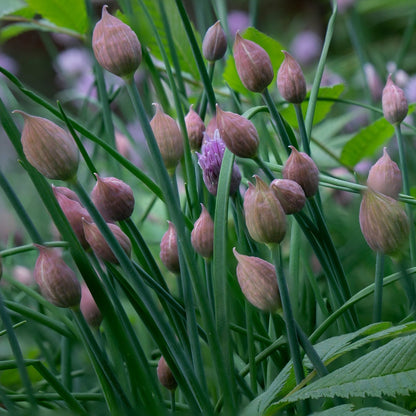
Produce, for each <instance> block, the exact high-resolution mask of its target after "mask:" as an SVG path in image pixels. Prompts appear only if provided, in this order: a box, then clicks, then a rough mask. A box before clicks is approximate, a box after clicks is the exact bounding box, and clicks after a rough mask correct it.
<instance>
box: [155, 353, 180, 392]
mask: <svg viewBox="0 0 416 416" xmlns="http://www.w3.org/2000/svg"><path fill="white" fill-rule="evenodd" d="M157 378H158V379H159V382H160V384H161V385H162V386H163V387H166V388H167V389H168V390H175V389H176V387H177V386H178V383H177V382H176V380H175V377H174V376H173V373H172V371H171V370H170V368H169V366H168V365H167V363H166V360H165V358H164V357H163V355H162V356H161V357H160V360H159V363H158V365H157Z"/></svg>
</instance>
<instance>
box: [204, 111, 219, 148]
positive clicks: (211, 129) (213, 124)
mask: <svg viewBox="0 0 416 416" xmlns="http://www.w3.org/2000/svg"><path fill="white" fill-rule="evenodd" d="M217 129H218V124H217V116H215V115H214V116H213V117H212V118H211V120H210V121H209V123H208V124H207V128H206V130H205V133H206V134H207V135H208V136H209V137H214V134H215V130H217ZM202 144H204V142H203V141H202Z"/></svg>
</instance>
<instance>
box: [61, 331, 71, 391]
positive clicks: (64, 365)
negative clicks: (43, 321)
mask: <svg viewBox="0 0 416 416" xmlns="http://www.w3.org/2000/svg"><path fill="white" fill-rule="evenodd" d="M71 344H72V340H71V339H70V338H68V337H62V339H61V374H62V384H63V385H64V386H65V387H66V388H67V389H68V390H69V391H71V390H72V376H71V366H72V354H71V353H72V348H71Z"/></svg>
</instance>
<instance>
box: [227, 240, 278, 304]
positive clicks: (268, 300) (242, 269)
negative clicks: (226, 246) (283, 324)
mask: <svg viewBox="0 0 416 416" xmlns="http://www.w3.org/2000/svg"><path fill="white" fill-rule="evenodd" d="M233 253H234V256H235V257H236V259H237V261H238V264H237V279H238V283H239V285H240V288H241V291H242V292H243V294H244V296H245V297H246V299H247V300H248V301H249V302H250V303H251V304H252V305H254V306H255V307H256V308H259V309H261V310H262V311H264V312H275V311H276V310H277V309H279V308H280V307H281V303H280V294H279V287H278V286H277V276H276V271H275V267H274V266H273V265H272V264H271V263H269V262H267V261H265V260H263V259H261V258H259V257H252V256H245V255H243V254H239V253H237V250H236V249H235V247H234V248H233Z"/></svg>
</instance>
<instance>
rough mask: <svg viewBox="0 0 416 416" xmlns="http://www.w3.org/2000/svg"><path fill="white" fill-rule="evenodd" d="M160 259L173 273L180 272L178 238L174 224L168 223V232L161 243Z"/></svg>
mask: <svg viewBox="0 0 416 416" xmlns="http://www.w3.org/2000/svg"><path fill="white" fill-rule="evenodd" d="M160 259H161V260H162V263H163V264H164V265H165V266H166V268H167V269H168V270H169V271H171V272H172V273H179V272H180V265H179V251H178V236H177V233H176V228H175V225H174V224H173V222H171V221H168V230H167V231H166V232H165V234H164V235H163V237H162V240H161V241H160Z"/></svg>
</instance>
